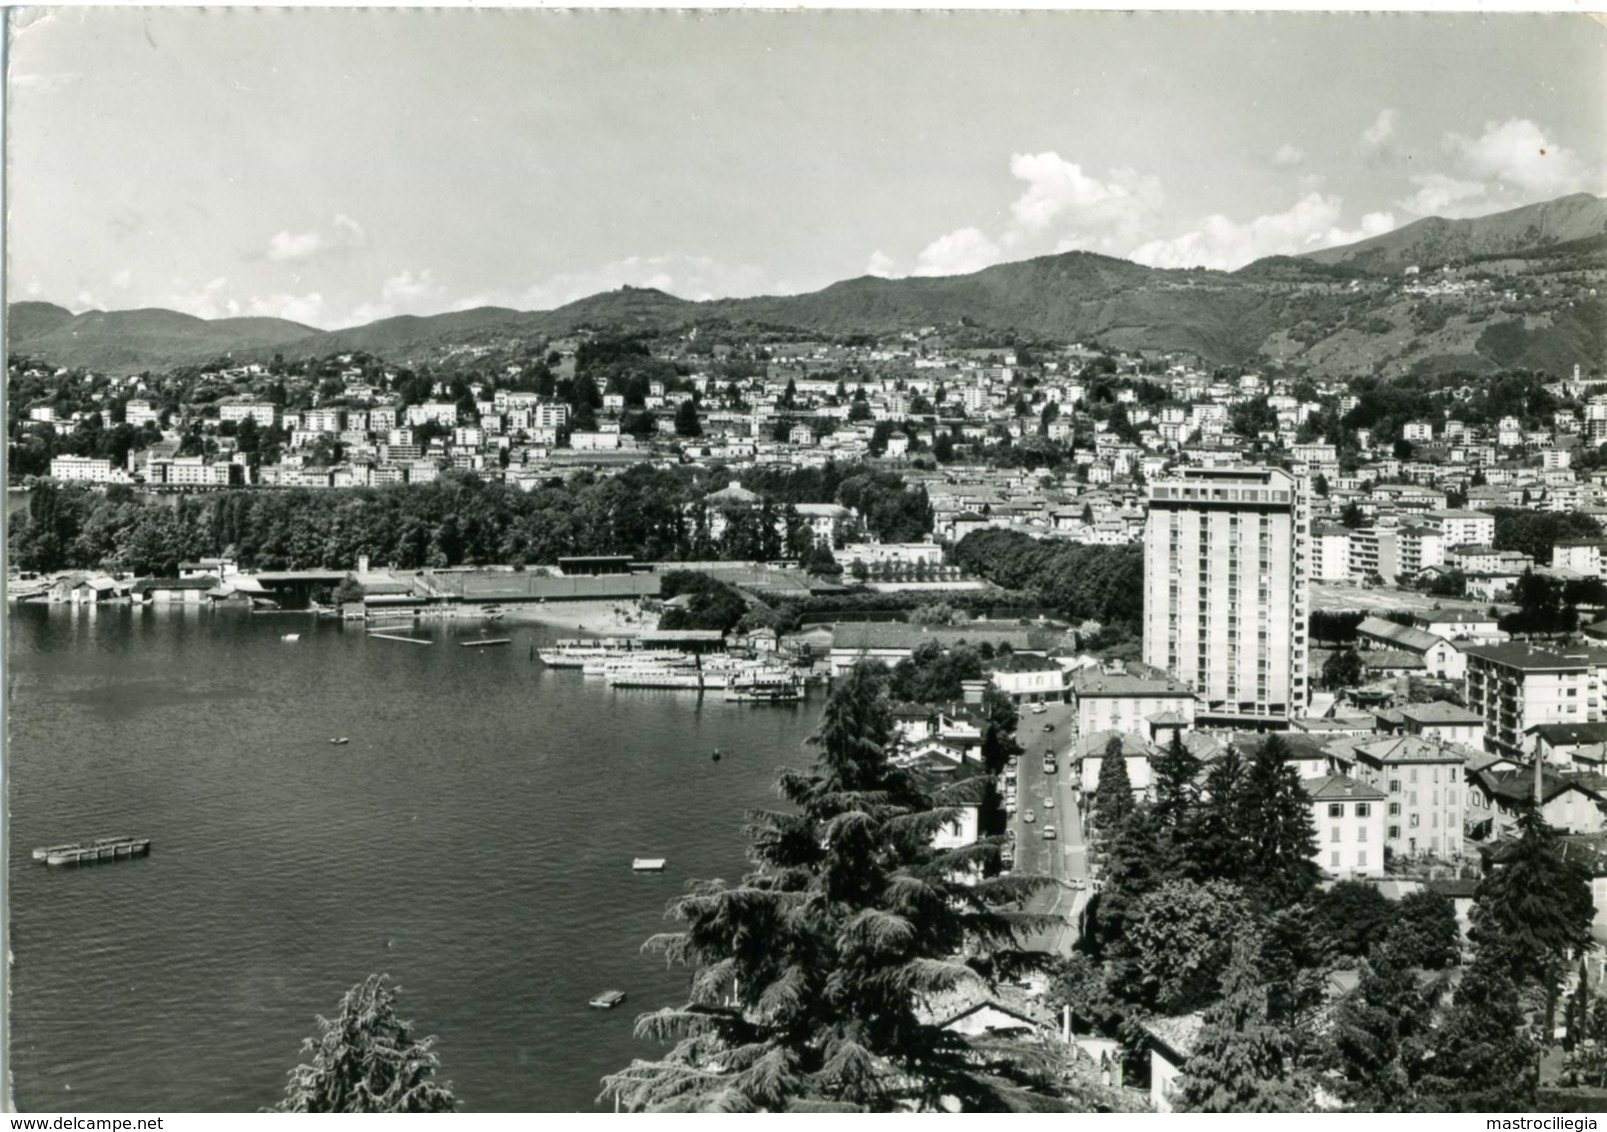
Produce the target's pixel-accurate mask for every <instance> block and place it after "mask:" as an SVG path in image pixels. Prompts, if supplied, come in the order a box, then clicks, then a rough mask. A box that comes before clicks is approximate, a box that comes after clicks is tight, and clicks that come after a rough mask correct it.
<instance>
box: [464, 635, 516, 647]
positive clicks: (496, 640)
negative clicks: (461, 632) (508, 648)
mask: <svg viewBox="0 0 1607 1132" xmlns="http://www.w3.org/2000/svg"><path fill="white" fill-rule="evenodd" d="M458 644H460V645H462V646H463V647H464V648H466V649H482V648H487V647H489V646H491V645H511V644H513V638H512V637H492V638H491V639H490V640H485V641H459V642H458Z"/></svg>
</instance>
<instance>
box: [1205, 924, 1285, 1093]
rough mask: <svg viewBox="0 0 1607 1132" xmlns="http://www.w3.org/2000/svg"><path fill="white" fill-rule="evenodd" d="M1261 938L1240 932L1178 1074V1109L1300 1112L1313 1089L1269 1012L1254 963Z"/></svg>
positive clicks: (1255, 963)
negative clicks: (1215, 996)
mask: <svg viewBox="0 0 1607 1132" xmlns="http://www.w3.org/2000/svg"><path fill="white" fill-rule="evenodd" d="M1259 950H1260V941H1259V940H1258V939H1257V937H1256V936H1254V935H1252V934H1248V933H1246V934H1243V935H1240V936H1239V937H1238V938H1237V939H1236V940H1235V941H1234V944H1233V957H1232V959H1230V960H1229V962H1228V967H1227V970H1226V971H1225V972H1223V975H1222V997H1221V999H1220V1000H1218V1001H1217V1002H1216V1004H1215V1005H1213V1006H1211V1007H1210V1008H1209V1009H1207V1010H1206V1012H1205V1017H1204V1025H1203V1026H1202V1028H1201V1030H1200V1033H1199V1037H1198V1038H1197V1039H1196V1040H1195V1042H1194V1048H1193V1049H1192V1050H1190V1051H1189V1053H1188V1061H1187V1062H1186V1063H1185V1065H1184V1066H1183V1072H1182V1074H1181V1075H1180V1076H1179V1077H1178V1080H1177V1106H1176V1107H1177V1109H1178V1110H1179V1111H1180V1112H1301V1111H1304V1110H1305V1109H1307V1108H1309V1107H1310V1106H1311V1090H1310V1088H1309V1087H1308V1086H1307V1084H1306V1082H1305V1079H1304V1076H1303V1075H1302V1074H1300V1073H1299V1072H1297V1071H1296V1069H1295V1066H1294V1064H1293V1057H1292V1055H1293V1043H1292V1042H1291V1040H1290V1037H1289V1035H1288V1033H1287V1032H1286V1031H1285V1030H1284V1029H1283V1028H1282V1027H1280V1026H1278V1025H1276V1024H1274V1023H1272V1022H1270V1021H1269V1020H1268V1018H1267V990H1266V987H1264V986H1263V985H1261V976H1260V972H1259V970H1258V968H1257V962H1256V960H1257V955H1258V953H1259Z"/></svg>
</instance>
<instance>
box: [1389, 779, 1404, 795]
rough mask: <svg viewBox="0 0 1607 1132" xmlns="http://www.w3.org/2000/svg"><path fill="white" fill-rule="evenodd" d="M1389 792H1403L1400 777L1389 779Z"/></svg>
mask: <svg viewBox="0 0 1607 1132" xmlns="http://www.w3.org/2000/svg"><path fill="white" fill-rule="evenodd" d="M1389 792H1390V793H1391V794H1399V793H1400V792H1401V780H1400V779H1398V778H1392V779H1390V780H1389Z"/></svg>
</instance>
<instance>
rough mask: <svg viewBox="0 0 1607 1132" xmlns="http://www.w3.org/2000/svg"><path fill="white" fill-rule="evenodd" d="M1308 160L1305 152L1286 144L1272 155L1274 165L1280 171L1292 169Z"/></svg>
mask: <svg viewBox="0 0 1607 1132" xmlns="http://www.w3.org/2000/svg"><path fill="white" fill-rule="evenodd" d="M1305 159H1306V153H1305V150H1303V149H1301V148H1300V147H1299V146H1295V145H1290V144H1289V143H1288V142H1284V143H1283V144H1282V145H1280V146H1279V147H1278V152H1276V153H1274V154H1273V155H1272V163H1273V164H1274V165H1276V166H1277V167H1278V168H1280V169H1292V168H1294V167H1295V166H1296V165H1299V164H1300V163H1301V162H1302V161H1304V160H1305Z"/></svg>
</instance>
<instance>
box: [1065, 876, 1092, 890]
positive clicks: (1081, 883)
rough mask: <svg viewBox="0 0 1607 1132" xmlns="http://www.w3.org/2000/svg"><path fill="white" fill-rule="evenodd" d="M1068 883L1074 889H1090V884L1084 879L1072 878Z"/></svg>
mask: <svg viewBox="0 0 1607 1132" xmlns="http://www.w3.org/2000/svg"><path fill="white" fill-rule="evenodd" d="M1066 883H1067V884H1069V885H1071V887H1072V888H1077V889H1082V888H1087V887H1088V882H1087V881H1085V880H1083V878H1082V877H1072V878H1071V879H1070V880H1069V881H1067V882H1066Z"/></svg>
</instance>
